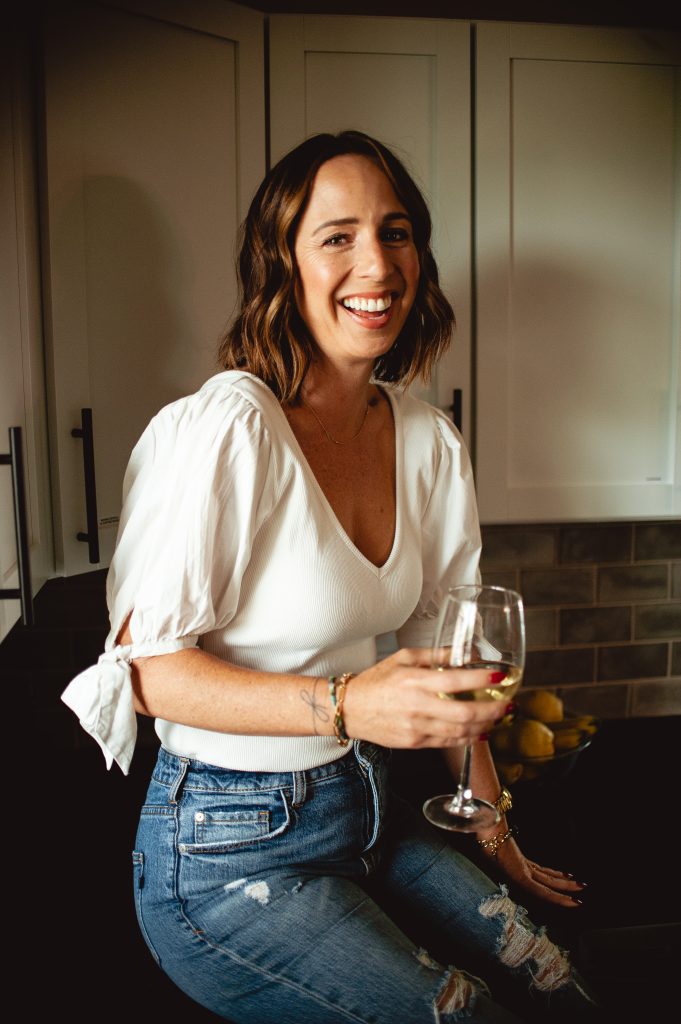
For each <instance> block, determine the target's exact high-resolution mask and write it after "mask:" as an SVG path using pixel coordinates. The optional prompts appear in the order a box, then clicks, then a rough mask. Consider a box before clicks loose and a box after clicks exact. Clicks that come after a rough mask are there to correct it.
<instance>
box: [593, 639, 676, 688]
mask: <svg viewBox="0 0 681 1024" xmlns="http://www.w3.org/2000/svg"><path fill="white" fill-rule="evenodd" d="M668 653H669V648H668V644H628V645H626V646H622V647H601V648H600V649H599V651H598V679H599V680H607V679H646V678H653V677H655V676H666V675H667V658H668Z"/></svg>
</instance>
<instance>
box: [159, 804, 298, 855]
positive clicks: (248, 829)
mask: <svg viewBox="0 0 681 1024" xmlns="http://www.w3.org/2000/svg"><path fill="white" fill-rule="evenodd" d="M290 824H291V814H290V811H289V806H288V802H287V800H286V797H285V795H284V793H283V792H282V791H281V790H277V791H275V792H269V793H262V794H261V793H245V794H239V793H235V794H224V795H223V794H220V795H211V796H204V797H202V796H201V795H200V794H196V793H192V794H191V795H190V796H189V797H188V798H187V799H186V800H183V805H182V809H181V814H180V836H181V841H180V843H179V845H178V849H179V851H180V853H181V854H185V855H187V856H194V855H197V854H220V853H230V852H232V851H236V850H243V849H244V848H246V847H250V846H254V845H255V844H258V845H259V844H261V843H266V842H269V841H271V840H273V839H275V838H276V837H277V836H280V835H282V834H283V833H284V832H285V831H286V830H287V829H288V827H289V825H290Z"/></svg>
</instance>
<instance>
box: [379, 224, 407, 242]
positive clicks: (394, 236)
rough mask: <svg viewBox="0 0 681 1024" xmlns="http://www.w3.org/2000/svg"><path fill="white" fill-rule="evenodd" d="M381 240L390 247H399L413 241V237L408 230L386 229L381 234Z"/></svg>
mask: <svg viewBox="0 0 681 1024" xmlns="http://www.w3.org/2000/svg"><path fill="white" fill-rule="evenodd" d="M381 239H382V241H384V242H387V243H388V244H389V245H399V244H401V243H404V242H410V241H411V235H410V233H409V231H408V230H407V228H384V229H383V231H382V232H381Z"/></svg>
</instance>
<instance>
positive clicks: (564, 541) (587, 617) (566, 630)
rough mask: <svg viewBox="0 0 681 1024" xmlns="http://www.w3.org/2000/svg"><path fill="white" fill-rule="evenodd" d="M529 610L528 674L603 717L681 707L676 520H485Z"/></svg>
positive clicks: (486, 566)
mask: <svg viewBox="0 0 681 1024" xmlns="http://www.w3.org/2000/svg"><path fill="white" fill-rule="evenodd" d="M482 569H483V579H484V581H485V582H486V583H496V584H499V585H502V586H508V587H511V588H513V589H516V590H518V591H519V592H520V593H521V594H522V595H523V598H524V602H525V606H526V610H527V640H528V658H527V671H526V675H525V684H526V685H529V686H540V687H546V688H549V689H553V690H556V691H557V692H558V693H559V694H560V696H561V697H562V698H563V699H564V700H565V702H566V703H567V705H568V706H569V707H570V708H571V709H574V710H575V711H578V712H582V713H592V714H596V715H598V716H600V717H602V718H623V717H633V716H647V715H671V714H681V523H678V522H673V521H665V522H657V523H652V522H646V523H640V522H639V523H633V522H618V523H609V524H605V523H591V524H578V525H576V524H561V525H533V526H519V525H514V526H486V527H483V561H482Z"/></svg>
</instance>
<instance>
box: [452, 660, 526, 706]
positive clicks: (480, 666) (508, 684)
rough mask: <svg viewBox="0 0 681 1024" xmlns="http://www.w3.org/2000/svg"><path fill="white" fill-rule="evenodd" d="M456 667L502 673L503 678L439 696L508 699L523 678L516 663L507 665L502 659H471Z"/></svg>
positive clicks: (460, 698)
mask: <svg viewBox="0 0 681 1024" xmlns="http://www.w3.org/2000/svg"><path fill="white" fill-rule="evenodd" d="M453 668H457V666H456V665H447V666H446V667H445V666H443V667H442V668H439V669H438V671H440V672H443V671H448V670H449V669H453ZM458 669H460V670H468V669H476V670H478V671H480V670H485V671H487V672H499V673H503V679H500V680H499V682H496V683H494V685H493V686H484V687H481V688H480V689H479V690H460V691H458V692H456V693H441V694H440V696H442V697H446V698H447V699H449V700H505V701H509V700H510V699H511V697H513V695H514V694H515V692H516V690H517V689H518V687H519V686H520V683H521V680H522V678H523V670H522V668H519V666H518V665H509V664H508V663H507V662H504V661H471V662H469V663H468V664H467V665H459V666H458Z"/></svg>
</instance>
